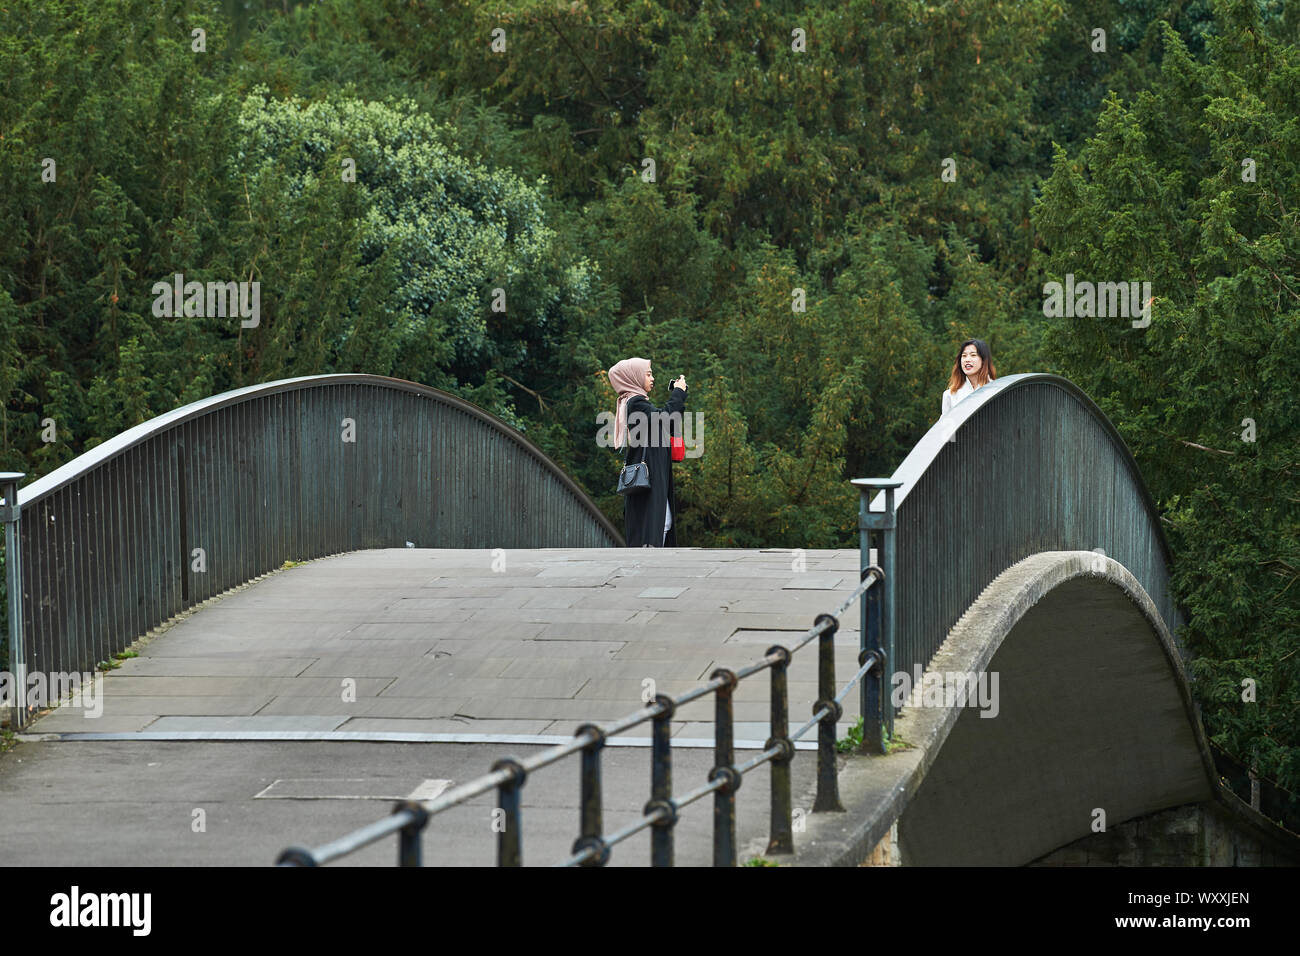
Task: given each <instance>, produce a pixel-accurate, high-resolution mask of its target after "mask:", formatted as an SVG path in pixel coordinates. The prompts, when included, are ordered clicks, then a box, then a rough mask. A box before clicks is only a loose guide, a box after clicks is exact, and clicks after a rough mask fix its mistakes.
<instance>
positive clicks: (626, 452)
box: [623, 438, 646, 468]
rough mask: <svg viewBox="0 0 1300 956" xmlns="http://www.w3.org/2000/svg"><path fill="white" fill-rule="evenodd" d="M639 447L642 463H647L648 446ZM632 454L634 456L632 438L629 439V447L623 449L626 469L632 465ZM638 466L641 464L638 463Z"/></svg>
mask: <svg viewBox="0 0 1300 956" xmlns="http://www.w3.org/2000/svg"><path fill="white" fill-rule="evenodd" d="M639 447H640V448H641V461H645V455H646V446H645V445H641V446H639ZM631 454H632V440H631V438H629V439H628V442H627V447H626V448H625V449H623V467H624V468H626V467H627V466H628V465H630V464H632V462H631V461H630V460H629V458H630V456H631ZM638 464H639V463H638Z"/></svg>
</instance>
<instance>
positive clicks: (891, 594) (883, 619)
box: [851, 478, 903, 738]
mask: <svg viewBox="0 0 1300 956" xmlns="http://www.w3.org/2000/svg"><path fill="white" fill-rule="evenodd" d="M851 484H853V485H854V487H856V488H857V489H858V491H859V492H860V493H861V499H860V504H859V507H858V529H859V533H860V536H861V547H862V566H863V567H864V568H866V567H867V566H868V565H869V564H870V554H869V550H868V537H869V535H870V534H871V533H872V532H878V533H879V536H880V547H879V548H878V549H877V561H876V563H877V564H878V565H879V566H880V570H881V571H882V572H884V575H885V578H884V580H883V581H879V582H877V584H876V585H875V586H874V587H872V589H871V591H872V592H876V595H877V596H876V598H875V600H878V601H879V602H880V608H879V614H880V637H879V646H878V648H877V649H878V650H879V651H880V653H881V654H883V655H884V661H883V662H882V663H881V665H880V680H881V682H882V685H883V686H882V688H881V690H882V696H884V697H885V699H886V700H888V693H889V691H888V688H889V686H890V673H891V672H892V671H893V670H895V669H896V668H897V667H898V654H897V647H896V645H895V639H896V621H897V617H896V613H895V610H896V608H897V607H898V602H897V600H896V596H897V595H896V588H895V585H896V582H897V580H898V573H897V572H898V535H897V527H898V519H897V515H896V514H895V512H894V492H895V491H896V490H897V489H898V488H901V487H902V485H903V483H902V482H901V481H895V480H894V479H893V478H854V479H853V481H852V482H851ZM873 491H883V492H884V497H885V501H884V511H872V510H871V500H870V497H871V492H873ZM868 593H871V592H868ZM869 604H870V602H868V604H864V606H863V609H862V614H863V622H862V624H863V627H862V650H863V651H869V650H871V649H872V648H870V647H869V646H868V645H867V641H868V639H869V627H870V620H869V617H868V606H869ZM866 692H867V691H866V682H865V681H864V682H863V694H864V695H865V694H866ZM864 714H865V710H864ZM884 714H885V731H886V733H888V734H889V736H891V737H892V736H893V735H894V706H893V703H892V701H891V702H890V703H888V704H887V705H886V706H885V707H884ZM865 736H866V720H865V716H864V719H863V737H864V738H865Z"/></svg>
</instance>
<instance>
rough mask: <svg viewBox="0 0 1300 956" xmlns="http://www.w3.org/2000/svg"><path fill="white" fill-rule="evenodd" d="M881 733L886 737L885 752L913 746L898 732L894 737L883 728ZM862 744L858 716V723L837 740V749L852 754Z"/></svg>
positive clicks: (860, 723)
mask: <svg viewBox="0 0 1300 956" xmlns="http://www.w3.org/2000/svg"><path fill="white" fill-rule="evenodd" d="M881 735H882V736H883V737H884V742H885V753H887V754H892V753H896V752H897V751H899V750H907V749H908V748H909V747H911V746H912V745H911V744H909V743H908V742H907V741H906V740H904V739H903V738H902V737H900V736H899V735H898V734H894V736H893V737H890V736H888V734H886V733H885V731H884V730H881ZM860 746H862V718H861V717H859V718H858V722H857V723H856V724H854V725H853V726H852V727H850V728H849V729H848V732H847V733H845V735H844V736H843V737H841V738H840V739H839V740H837V741H835V749H836V750H837V751H839V752H840V753H842V754H851V753H856V752H857V749H858V748H859V747H860Z"/></svg>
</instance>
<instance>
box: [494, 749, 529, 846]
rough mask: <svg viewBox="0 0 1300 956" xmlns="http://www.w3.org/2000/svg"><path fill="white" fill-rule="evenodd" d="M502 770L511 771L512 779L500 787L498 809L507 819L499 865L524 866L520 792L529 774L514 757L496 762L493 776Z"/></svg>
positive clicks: (499, 843) (500, 837)
mask: <svg viewBox="0 0 1300 956" xmlns="http://www.w3.org/2000/svg"><path fill="white" fill-rule="evenodd" d="M498 770H509V771H510V776H509V778H507V779H506V780H504V781H503V782H502V783H500V784H498V785H497V803H498V804H500V806H498V807H497V809H498V810H500V811H502V813H503V814H504V816H505V819H504V820H503V821H502V828H501V830H500V832H499V834H498V836H497V866H523V865H524V848H523V847H524V841H523V833H522V832H520V831H521V828H522V824H523V821H522V819H521V814H520V812H519V791H520V789H521V788H522V787H523V785H524V780H525V779H526V778H527V776H528V771H526V770H525V769H524V767H523V764H521V763H520V762H519V761H518V760H515V759H514V758H513V757H503V758H501V759H500V760H498V761H497V762H496V763H494V764H493V765H492V771H493V773H495V772H496V771H498ZM492 822H493V825H495V824H496V820H493V821H492Z"/></svg>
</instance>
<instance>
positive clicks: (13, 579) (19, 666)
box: [0, 471, 27, 730]
mask: <svg viewBox="0 0 1300 956" xmlns="http://www.w3.org/2000/svg"><path fill="white" fill-rule="evenodd" d="M25 477H27V475H26V472H21V471H6V472H0V495H3V496H4V502H5V503H4V508H3V509H0V518H2V519H3V520H4V525H5V589H6V590H5V597H6V600H7V601H8V602H9V671H10V673H11V674H12V675H13V688H14V689H13V690H12V691H11V693H12V694H13V701H14V705H13V717H12V721H11V723H10V725H9V726H10V727H11V728H12V729H13V730H22V729H23V727H24V726H25V725H26V723H27V658H26V656H25V655H24V653H23V578H22V567H23V565H22V549H21V547H20V544H19V541H18V530H19V528H18V522H19V520H20V514H21V510H20V508H19V505H18V482H20V481H22V480H23V479H24V478H25Z"/></svg>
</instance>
